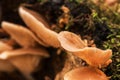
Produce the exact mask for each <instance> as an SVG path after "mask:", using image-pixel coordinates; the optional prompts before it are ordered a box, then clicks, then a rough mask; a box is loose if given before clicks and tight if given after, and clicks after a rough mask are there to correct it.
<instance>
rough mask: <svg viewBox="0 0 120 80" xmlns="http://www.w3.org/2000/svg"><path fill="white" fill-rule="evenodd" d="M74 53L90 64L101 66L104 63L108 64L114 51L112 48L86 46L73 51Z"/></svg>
mask: <svg viewBox="0 0 120 80" xmlns="http://www.w3.org/2000/svg"><path fill="white" fill-rule="evenodd" d="M73 54H74V55H75V56H78V57H80V58H81V59H83V60H85V61H86V62H87V63H88V64H89V65H90V66H94V67H99V68H101V67H102V66H104V65H108V63H109V62H108V61H109V60H110V58H111V56H112V51H111V50H110V49H107V50H101V49H98V48H95V47H86V48H83V49H79V51H76V52H73Z"/></svg>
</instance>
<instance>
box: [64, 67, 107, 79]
mask: <svg viewBox="0 0 120 80" xmlns="http://www.w3.org/2000/svg"><path fill="white" fill-rule="evenodd" d="M64 80H108V78H107V76H106V75H105V74H104V73H103V72H102V71H101V70H99V69H97V68H93V67H90V66H89V67H80V68H76V69H73V70H71V71H69V72H67V73H66V74H65V76H64Z"/></svg>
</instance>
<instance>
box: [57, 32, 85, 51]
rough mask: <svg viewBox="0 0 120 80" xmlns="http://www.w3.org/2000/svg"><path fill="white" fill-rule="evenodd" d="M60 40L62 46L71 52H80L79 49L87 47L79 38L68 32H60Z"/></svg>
mask: <svg viewBox="0 0 120 80" xmlns="http://www.w3.org/2000/svg"><path fill="white" fill-rule="evenodd" d="M58 40H59V41H60V44H61V46H62V47H63V48H64V49H65V50H67V51H69V52H74V51H79V49H82V48H85V47H87V44H86V43H85V42H84V41H83V40H82V39H81V38H80V37H79V36H77V35H76V34H74V33H72V32H68V31H62V32H60V33H59V34H58Z"/></svg>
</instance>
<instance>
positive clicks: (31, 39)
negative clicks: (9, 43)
mask: <svg viewBox="0 0 120 80" xmlns="http://www.w3.org/2000/svg"><path fill="white" fill-rule="evenodd" d="M2 28H3V29H4V30H5V31H6V32H7V33H8V34H10V35H11V37H12V38H13V39H14V40H15V41H16V42H17V43H18V44H19V45H21V46H22V47H26V48H27V47H34V46H36V44H37V42H39V43H40V44H42V45H44V46H47V45H46V44H44V43H42V41H40V40H38V39H37V38H36V37H35V35H34V34H33V33H32V32H31V31H30V30H28V29H27V28H25V27H23V26H20V25H17V24H13V23H10V22H6V21H3V22H2Z"/></svg>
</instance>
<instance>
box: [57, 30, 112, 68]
mask: <svg viewBox="0 0 120 80" xmlns="http://www.w3.org/2000/svg"><path fill="white" fill-rule="evenodd" d="M58 40H59V41H60V43H61V46H62V47H63V48H64V49H65V50H67V51H68V52H71V53H73V55H75V56H78V57H79V58H81V59H83V60H84V61H86V62H87V63H88V64H89V65H90V66H94V67H99V68H101V67H102V66H103V65H108V64H109V63H110V57H111V56H112V51H111V50H110V49H107V50H101V49H98V48H96V47H87V46H86V44H85V43H84V42H83V41H82V40H81V39H80V37H78V36H77V35H76V34H74V33H72V32H68V31H63V32H60V33H59V35H58Z"/></svg>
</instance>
